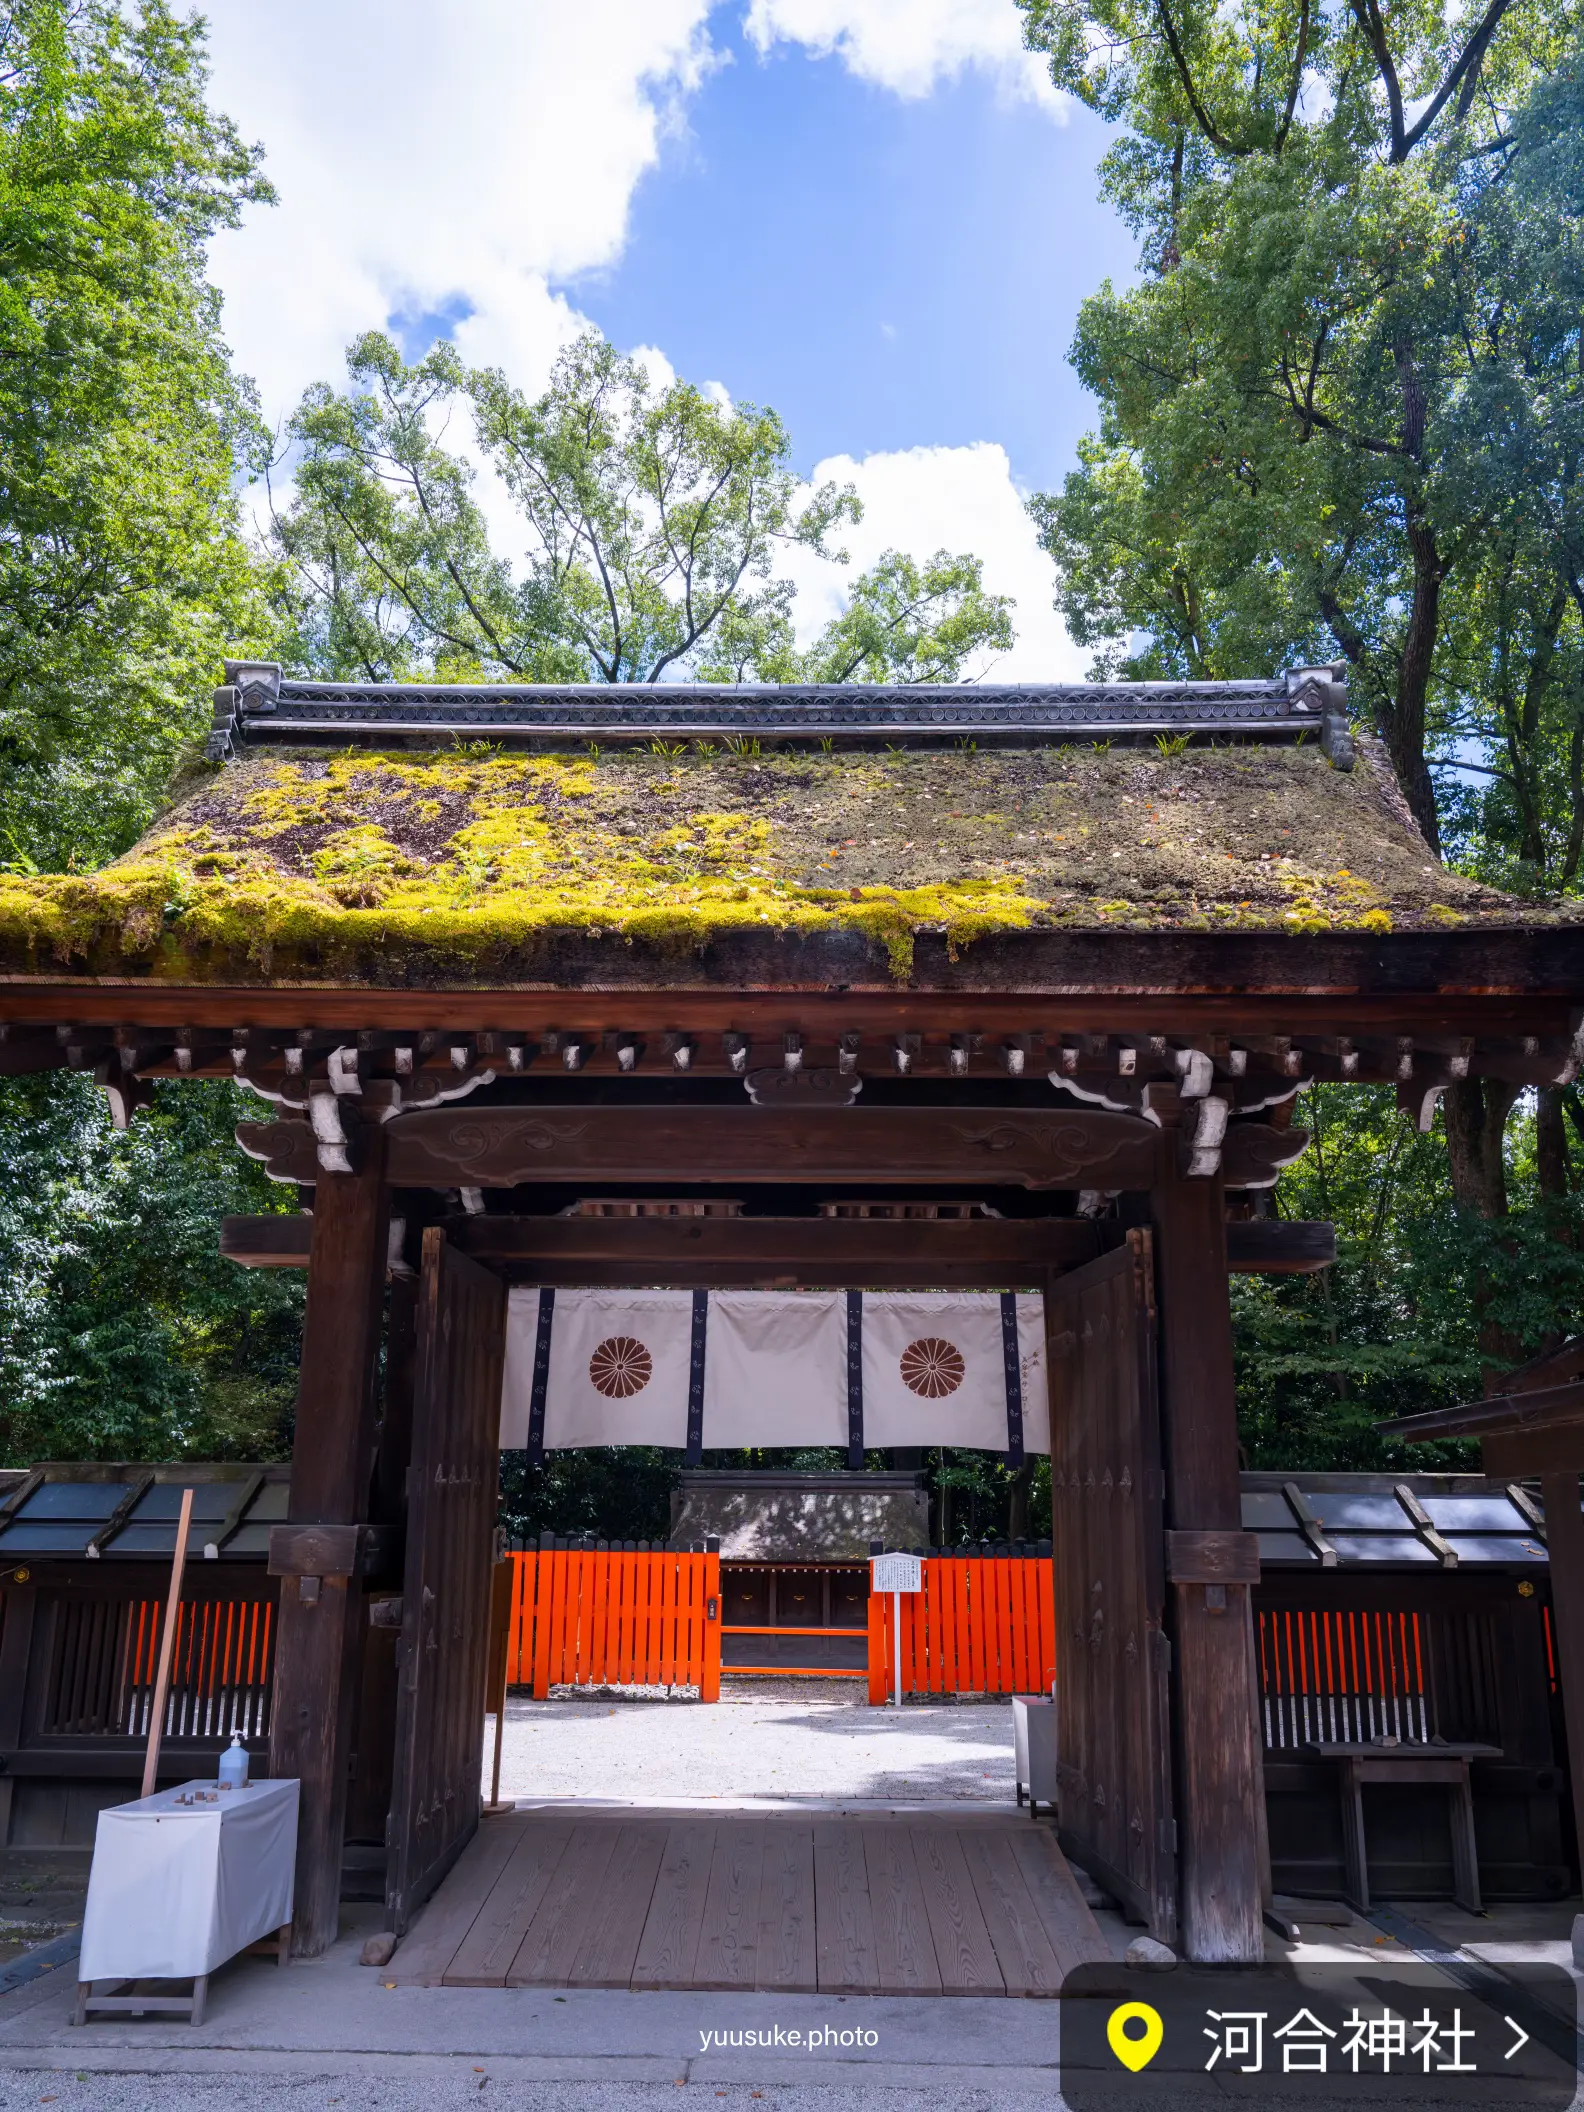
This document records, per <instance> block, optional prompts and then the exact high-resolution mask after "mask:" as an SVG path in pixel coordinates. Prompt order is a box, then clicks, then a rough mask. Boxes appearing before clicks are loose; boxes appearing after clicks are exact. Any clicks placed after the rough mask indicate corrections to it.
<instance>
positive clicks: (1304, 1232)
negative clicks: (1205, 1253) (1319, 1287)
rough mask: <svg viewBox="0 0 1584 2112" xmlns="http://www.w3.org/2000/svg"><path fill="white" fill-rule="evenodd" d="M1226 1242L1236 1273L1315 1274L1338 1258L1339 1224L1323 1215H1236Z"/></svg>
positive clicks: (1228, 1265) (1228, 1228)
mask: <svg viewBox="0 0 1584 2112" xmlns="http://www.w3.org/2000/svg"><path fill="white" fill-rule="evenodd" d="M1226 1242H1227V1267H1228V1268H1229V1269H1230V1270H1231V1272H1232V1274H1233V1275H1234V1276H1312V1275H1313V1274H1314V1272H1315V1271H1316V1270H1317V1269H1328V1268H1330V1266H1331V1264H1332V1262H1334V1261H1335V1260H1336V1226H1335V1225H1333V1224H1329V1223H1328V1222H1327V1221H1326V1220H1325V1219H1324V1218H1312V1219H1311V1218H1280V1217H1251V1218H1233V1219H1232V1220H1231V1221H1230V1222H1229V1223H1228V1225H1227V1228H1226Z"/></svg>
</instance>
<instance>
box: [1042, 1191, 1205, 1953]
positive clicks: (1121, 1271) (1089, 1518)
mask: <svg viewBox="0 0 1584 2112" xmlns="http://www.w3.org/2000/svg"><path fill="white" fill-rule="evenodd" d="M1045 1313H1046V1329H1047V1336H1048V1341H1049V1369H1050V1390H1051V1506H1052V1539H1053V1541H1054V1543H1055V1587H1056V1702H1057V1714H1056V1736H1057V1745H1058V1772H1057V1783H1058V1790H1059V1801H1058V1807H1057V1809H1058V1816H1059V1821H1060V1837H1061V1843H1062V1847H1063V1848H1064V1849H1065V1850H1066V1851H1067V1853H1068V1854H1069V1855H1070V1856H1071V1857H1072V1858H1073V1860H1074V1861H1075V1862H1077V1863H1081V1864H1082V1865H1083V1866H1084V1867H1085V1868H1086V1869H1088V1870H1090V1871H1091V1872H1092V1873H1093V1874H1094V1876H1095V1877H1096V1878H1097V1879H1098V1880H1099V1881H1100V1883H1102V1884H1103V1885H1104V1886H1105V1887H1106V1889H1107V1890H1108V1891H1110V1892H1111V1893H1113V1894H1114V1895H1115V1896H1116V1897H1117V1898H1118V1899H1120V1900H1122V1901H1123V1902H1124V1903H1125V1904H1126V1905H1128V1906H1129V1907H1131V1908H1133V1909H1134V1911H1135V1912H1136V1913H1137V1914H1138V1915H1139V1916H1140V1917H1141V1918H1142V1919H1143V1920H1144V1921H1145V1922H1147V1923H1148V1925H1149V1928H1150V1930H1151V1932H1152V1933H1153V1934H1154V1935H1155V1936H1157V1937H1158V1938H1159V1939H1160V1940H1161V1941H1162V1942H1163V1943H1170V1942H1172V1941H1173V1940H1174V1939H1175V1936H1176V1932H1177V1871H1176V1851H1177V1828H1176V1821H1175V1818H1174V1816H1173V1809H1172V1776H1171V1728H1170V1714H1169V1701H1168V1691H1169V1678H1168V1673H1169V1666H1170V1648H1169V1645H1168V1643H1167V1640H1166V1636H1165V1633H1164V1630H1163V1628H1162V1613H1163V1609H1164V1603H1165V1590H1166V1585H1165V1560H1164V1538H1163V1515H1162V1511H1163V1497H1164V1484H1163V1480H1162V1475H1161V1455H1160V1410H1159V1399H1158V1394H1157V1389H1156V1375H1155V1292H1154V1272H1153V1254H1152V1250H1151V1244H1150V1235H1149V1233H1148V1232H1146V1231H1134V1232H1129V1234H1128V1235H1127V1241H1126V1244H1125V1245H1123V1246H1122V1247H1119V1248H1118V1249H1117V1250H1116V1251H1115V1252H1114V1253H1111V1254H1107V1255H1105V1256H1103V1257H1102V1258H1101V1259H1100V1260H1099V1261H1094V1262H1090V1263H1089V1264H1088V1265H1087V1266H1086V1267H1084V1268H1081V1269H1075V1270H1074V1271H1072V1273H1071V1274H1069V1275H1065V1276H1061V1277H1059V1278H1057V1279H1056V1281H1055V1282H1054V1283H1053V1284H1052V1285H1051V1287H1050V1288H1049V1289H1048V1290H1047V1292H1046V1294H1045Z"/></svg>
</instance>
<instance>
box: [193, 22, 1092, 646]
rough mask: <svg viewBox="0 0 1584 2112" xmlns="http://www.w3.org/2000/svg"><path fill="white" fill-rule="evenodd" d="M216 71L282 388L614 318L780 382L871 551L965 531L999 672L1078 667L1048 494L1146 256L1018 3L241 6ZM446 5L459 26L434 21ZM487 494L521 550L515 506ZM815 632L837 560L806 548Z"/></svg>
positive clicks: (533, 375) (244, 309)
mask: <svg viewBox="0 0 1584 2112" xmlns="http://www.w3.org/2000/svg"><path fill="white" fill-rule="evenodd" d="M208 13H209V16H210V20H211V46H212V53H213V60H214V95H215V99H216V100H217V101H218V102H219V103H220V105H221V106H222V107H223V108H225V109H227V110H228V111H229V112H230V113H231V114H232V115H233V116H234V117H235V119H236V120H237V122H238V124H239V125H240V127H241V128H242V130H243V132H244V134H245V135H247V136H248V137H251V138H258V139H260V140H262V142H263V144H264V146H265V149H266V153H267V163H268V167H269V169H270V172H271V175H272V177H273V178H274V181H275V183H276V185H277V188H278V190H279V192H280V201H281V202H280V204H279V205H278V206H277V207H276V208H274V209H272V210H262V209H261V210H258V211H255V212H252V213H250V215H249V216H248V219H247V222H246V224H245V225H244V227H243V228H242V229H241V230H239V231H238V232H236V233H234V234H227V235H225V236H222V237H221V238H220V239H219V241H218V242H217V243H216V245H215V250H214V255H213V264H214V269H215V273H216V276H217V279H218V282H219V284H220V285H221V288H222V291H223V292H224V294H225V298H226V320H227V328H228V332H229V334H230V337H231V340H232V343H233V346H234V349H235V351H236V353H237V356H238V359H239V361H240V363H241V364H242V365H243V366H244V368H246V369H247V370H248V371H249V372H251V373H253V374H254V375H255V376H256V377H257V379H258V382H259V386H260V391H261V397H262V400H263V403H264V407H265V410H266V414H267V415H268V416H269V417H271V418H272V419H274V420H276V421H280V420H283V419H284V417H285V416H286V415H287V414H288V413H289V411H290V409H291V407H292V405H293V404H294V403H295V401H296V399H297V397H298V396H299V395H300V393H301V391H302V389H303V388H304V387H305V386H306V385H307V384H308V383H309V382H311V381H314V380H317V379H340V378H341V373H342V367H341V359H342V353H343V350H344V347H345V345H346V343H347V341H348V340H349V339H350V338H351V337H352V336H353V335H354V334H355V333H356V332H357V331H359V330H363V329H368V328H375V327H385V328H391V329H393V330H395V331H396V333H397V334H398V335H399V337H400V338H401V340H402V342H403V343H404V345H405V347H406V348H407V349H408V351H409V353H410V354H412V353H416V352H418V351H421V350H422V349H424V348H425V346H426V345H427V343H428V341H429V339H430V337H431V335H432V334H434V333H438V332H443V333H445V334H447V335H450V336H452V337H454V339H455V340H456V342H457V344H458V345H459V347H460V348H461V350H462V351H463V353H464V355H465V356H466V357H468V358H470V359H476V360H479V361H488V362H490V363H497V364H500V365H502V366H504V367H505V368H506V369H507V371H508V372H509V373H510V374H511V375H512V377H513V378H514V379H515V380H517V381H518V382H519V383H520V384H521V385H522V386H524V387H525V388H530V389H533V388H537V387H538V386H540V385H542V382H543V378H544V376H545V375H546V374H547V373H548V370H549V366H550V363H551V361H552V360H553V358H554V356H555V353H556V350H557V349H558V347H559V346H560V345H561V344H564V343H565V342H566V341H567V339H568V338H569V337H570V336H572V335H573V334H574V333H575V332H576V331H577V330H578V329H579V328H583V327H586V326H587V325H588V324H589V323H593V324H594V325H596V326H597V327H598V328H600V329H602V330H603V331H605V332H606V334H607V335H608V336H609V337H611V338H612V340H613V341H614V342H616V343H617V344H618V345H620V346H622V347H623V348H624V349H638V348H644V349H645V350H646V351H647V352H648V354H649V355H650V356H651V358H652V359H653V360H654V361H655V362H656V363H657V365H658V366H659V367H660V368H662V369H663V368H664V367H665V366H669V367H670V368H671V369H672V370H673V371H675V372H677V373H679V374H682V375H684V376H686V377H687V378H688V379H689V380H692V381H696V382H699V383H715V384H719V385H721V386H723V387H724V388H725V389H726V390H727V391H728V392H729V394H730V395H732V396H733V397H746V398H752V399H754V400H756V401H759V402H762V403H769V404H772V405H774V407H775V408H776V409H777V410H778V411H779V412H780V413H781V415H782V417H783V418H784V420H785V421H786V424H787V426H788V428H789V430H790V432H791V435H792V440H793V446H794V451H795V457H796V461H797V464H798V467H799V469H800V471H801V472H803V473H804V474H814V473H817V474H818V475H820V476H822V477H824V476H830V475H837V476H841V477H848V478H850V479H851V480H852V481H853V482H854V483H855V484H856V485H857V487H858V489H859V491H860V493H861V495H862V496H863V498H864V502H865V506H866V509H867V517H866V521H865V524H864V526H863V528H862V529H861V530H860V531H858V532H857V534H856V535H855V536H854V537H853V538H850V539H849V540H850V543H851V546H852V549H853V555H854V558H855V560H856V561H857V562H859V563H867V562H870V561H871V560H872V559H873V557H874V556H876V555H878V553H879V550H880V549H881V548H884V547H889V546H897V547H903V548H910V549H912V550H913V551H914V552H915V554H917V555H920V556H923V555H927V554H928V553H929V552H930V551H931V550H933V549H935V548H937V547H940V546H941V545H943V544H944V545H947V546H949V547H951V548H953V549H973V550H976V551H977V552H978V553H979V554H980V555H981V556H982V557H983V559H984V561H985V567H986V577H987V580H988V582H989V584H991V585H992V586H993V587H996V588H998V589H999V590H1000V591H1003V592H1010V593H1014V594H1015V595H1016V596H1017V599H1018V614H1017V620H1018V625H1019V645H1018V647H1017V649H1016V650H1015V651H1014V653H1013V654H1012V656H1011V657H1010V659H1009V660H1007V661H1004V662H1003V663H1001V664H999V665H998V666H997V668H996V669H995V672H996V673H997V674H999V675H1001V676H1003V677H1010V678H1015V679H1024V680H1028V679H1038V678H1041V677H1044V678H1046V679H1050V678H1052V677H1056V676H1070V675H1075V674H1079V673H1081V672H1082V664H1081V661H1080V660H1079V659H1078V658H1077V656H1075V654H1074V653H1073V649H1072V648H1071V646H1070V645H1069V644H1068V642H1067V641H1066V638H1065V634H1064V633H1063V632H1062V631H1061V627H1060V625H1059V622H1058V621H1057V620H1056V619H1055V617H1054V616H1053V614H1052V612H1051V608H1050V590H1051V578H1050V572H1049V566H1048V563H1047V562H1046V560H1045V559H1044V558H1043V556H1042V555H1041V554H1040V553H1039V552H1038V550H1037V548H1036V547H1035V546H1034V543H1033V538H1032V531H1031V529H1030V527H1029V524H1028V521H1027V517H1026V515H1025V513H1024V511H1023V499H1024V497H1025V496H1026V494H1027V493H1028V492H1029V491H1031V490H1035V489H1039V488H1042V487H1048V486H1049V485H1051V484H1053V483H1056V482H1058V481H1059V480H1060V478H1061V476H1062V474H1063V473H1064V471H1065V470H1066V469H1067V468H1068V467H1069V466H1070V465H1071V463H1072V460H1073V450H1074V444H1075V442H1076V439H1077V437H1078V435H1079V433H1080V432H1082V431H1083V430H1084V428H1085V426H1086V425H1087V424H1088V423H1089V422H1090V417H1091V407H1090V405H1089V403H1088V401H1087V399H1086V397H1085V396H1084V393H1083V391H1082V390H1081V389H1080V388H1079V387H1078V384H1077V382H1076V380H1075V379H1074V377H1073V375H1072V373H1071V371H1070V370H1069V368H1068V367H1067V365H1066V358H1065V355H1066V350H1067V346H1068V344H1069V343H1070V341H1071V337H1072V331H1073V324H1074V320H1075V317H1076V314H1077V309H1078V305H1079V302H1080V301H1081V300H1082V298H1083V296H1084V295H1085V294H1086V293H1087V292H1089V291H1091V290H1092V289H1093V288H1094V287H1096V286H1097V285H1098V284H1099V283H1100V282H1101V280H1102V279H1103V278H1104V277H1106V276H1107V275H1108V274H1109V275H1111V276H1113V277H1119V278H1125V277H1126V276H1127V275H1128V273H1129V270H1130V268H1131V264H1132V244H1131V241H1130V239H1129V237H1128V235H1127V232H1126V230H1125V229H1124V228H1122V227H1121V226H1120V224H1119V223H1118V222H1117V221H1116V220H1115V218H1114V216H1112V215H1111V214H1110V213H1109V212H1108V211H1107V210H1106V209H1105V208H1103V207H1102V206H1101V205H1100V204H1099V203H1098V202H1097V199H1096V187H1097V186H1096V177H1095V164H1096V162H1097V160H1098V158H1099V155H1100V154H1101V153H1102V152H1103V150H1104V145H1105V132H1104V129H1103V128H1102V127H1101V126H1100V125H1099V124H1098V123H1097V121H1096V120H1094V119H1093V118H1092V117H1091V116H1090V115H1089V114H1088V113H1087V112H1085V111H1083V110H1081V109H1079V108H1077V107H1075V106H1069V105H1067V104H1066V103H1065V102H1064V101H1063V99H1061V98H1059V97H1057V96H1056V94H1055V93H1054V91H1053V90H1052V89H1051V88H1050V85H1049V82H1048V80H1047V79H1046V78H1045V76H1044V73H1043V69H1042V68H1041V67H1040V65H1039V64H1038V62H1036V61H1034V60H1033V59H1031V58H1030V57H1029V56H1028V55H1027V54H1025V53H1024V52H1023V51H1022V48H1021V40H1020V17H1019V16H1018V14H1017V11H1016V9H1015V7H1014V6H1013V0H718V4H713V5H712V4H711V0H578V5H577V6H576V7H571V6H568V5H566V4H565V0H449V4H448V7H447V9H446V10H445V11H444V14H443V15H442V16H440V17H437V16H436V15H435V13H434V12H433V10H432V9H431V8H430V7H429V6H428V5H426V0H272V5H271V7H270V8H268V9H265V8H261V7H260V6H259V5H258V4H257V0H211V5H210V7H209V9H208ZM437 25H439V26H437ZM483 496H484V497H485V499H486V502H487V504H488V506H489V509H490V515H491V521H492V526H493V527H494V528H495V530H496V531H497V540H498V541H500V542H501V543H502V547H509V538H510V534H511V520H510V516H509V509H508V508H507V507H506V506H505V503H504V500H503V498H502V497H501V496H500V495H498V494H497V495H494V496H492V495H491V494H489V493H488V492H485V493H484V494H483ZM796 576H797V578H798V583H799V591H800V601H799V607H800V610H802V611H803V612H804V614H805V616H806V619H807V622H808V623H809V625H810V626H812V625H813V624H815V623H816V622H817V621H819V620H822V618H823V617H824V616H825V615H827V614H829V613H830V612H831V610H832V609H833V608H834V607H835V606H837V605H838V604H839V600H840V593H841V580H840V578H839V577H838V576H837V575H835V574H833V573H831V572H830V571H829V570H828V568H827V569H825V570H822V569H821V568H820V567H819V566H818V565H799V566H798V567H797V568H796Z"/></svg>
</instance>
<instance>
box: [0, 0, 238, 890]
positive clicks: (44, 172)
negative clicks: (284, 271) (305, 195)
mask: <svg viewBox="0 0 1584 2112" xmlns="http://www.w3.org/2000/svg"><path fill="white" fill-rule="evenodd" d="M204 91H205V67H204V62H203V29H202V25H201V24H200V23H199V22H198V21H196V20H195V19H194V20H183V19H181V18H179V17H177V16H176V15H174V14H173V13H172V12H171V11H170V10H169V9H168V8H167V7H166V6H165V5H164V4H163V0H143V4H141V5H136V6H132V7H129V8H127V9H121V8H118V7H116V6H113V5H110V4H108V0H85V4H79V5H68V4H67V0H13V4H10V5H4V6H0V260H3V269H0V763H3V770H0V850H4V851H9V853H10V854H12V855H15V856H21V857H24V858H26V857H32V858H36V859H38V860H40V861H42V862H44V863H46V864H57V863H58V864H64V863H65V862H66V861H67V860H68V858H73V857H75V858H77V859H79V860H84V861H87V862H91V863H96V862H98V861H99V860H100V859H102V858H104V857H105V856H107V855H110V854H112V853H113V852H115V851H118V850H121V849H123V848H125V846H126V844H127V843H128V842H130V841H131V840H132V838H133V837H135V836H136V834H137V832H138V829H139V827H140V826H141V825H142V823H143V822H144V821H145V820H146V818H147V816H148V814H149V812H150V811H151V809H152V807H153V805H154V804H155V803H156V802H157V800H158V798H159V796H160V793H161V792H162V790H163V787H164V783H165V780H166V779H167V777H168V776H169V773H170V769H171V765H172V761H173V759H174V757H175V755H176V754H177V752H178V750H179V749H180V747H181V746H182V744H183V743H184V742H186V741H190V740H191V739H192V738H193V737H194V735H195V734H196V733H197V732H198V731H199V730H200V728H201V726H202V723H203V721H204V719H205V717H206V716H207V714H206V709H205V702H204V700H205V695H206V691H207V689H208V688H209V687H210V686H211V684H212V683H213V681H214V680H215V679H216V678H217V676H218V673H219V660H220V657H221V654H222V652H223V651H224V650H225V648H226V646H227V644H228V642H229V641H235V640H241V639H245V638H246V637H247V636H248V635H249V634H250V632H252V631H253V630H254V629H255V628H256V625H257V623H258V620H259V617H260V613H261V608H262V604H260V603H259V602H258V601H257V599H256V595H255V584H254V580H255V573H254V563H253V560H252V558H251V557H250V555H249V553H248V551H247V549H246V547H245V545H244V543H243V541H242V539H241V537H240V535H239V534H238V532H237V513H236V505H235V499H234V495H233V487H234V480H235V477H236V474H237V471H238V468H239V466H240V465H241V464H242V462H243V461H244V460H245V459H246V458H247V457H248V456H249V454H250V452H251V451H253V450H254V449H255V448H256V445H257V437H258V436H257V427H256V421H255V417H254V413H253V408H252V402H251V397H250V394H249V391H248V389H247V387H246V385H245V384H243V383H242V382H240V381H239V380H238V379H237V377H236V376H235V375H233V373H232V371H231V367H230V362H229V359H228V356H227V352H226V347H225V345H224V343H223V342H222V340H221V337H220V315H219V301H218V297H217V296H216V295H215V293H214V292H213V290H212V289H211V288H210V287H209V285H208V284H207V283H206V281H205V277H204V254H203V252H204V243H205V241H206V239H207V238H208V236H209V235H211V234H212V233H213V232H214V231H215V230H216V229H217V228H221V227H229V226H234V225H235V224H236V222H237V219H238V217H239V215H240V212H241V209H242V206H243V205H244V204H245V203H246V202H247V201H249V200H262V199H266V198H267V197H268V196H269V193H268V190H267V187H266V186H265V185H264V184H263V182H262V181H261V179H260V177H259V174H258V159H259V157H258V152H257V150H256V149H250V148H247V147H244V146H243V145H242V143H241V142H240V141H239V140H238V138H237V136H236V134H235V132H234V130H233V129H232V127H231V125H230V124H229V122H228V121H227V120H226V119H224V118H222V117H218V116H216V115H215V114H214V113H213V112H212V111H211V110H210V109H209V108H208V106H207V104H206V102H205V98H204Z"/></svg>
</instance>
